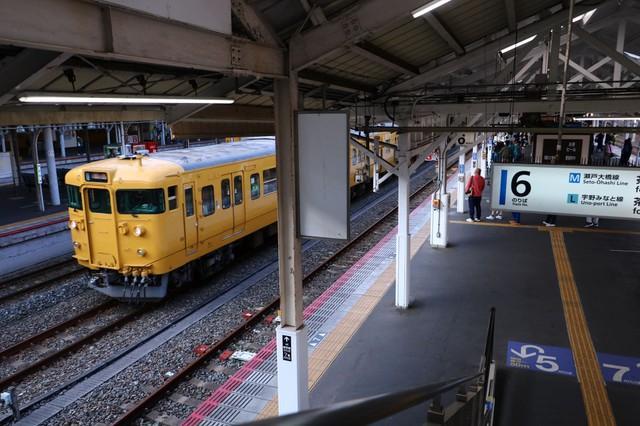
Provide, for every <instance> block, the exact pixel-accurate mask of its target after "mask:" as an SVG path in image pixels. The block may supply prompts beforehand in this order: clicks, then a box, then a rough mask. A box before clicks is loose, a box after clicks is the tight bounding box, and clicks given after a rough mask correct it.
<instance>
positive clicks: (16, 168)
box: [9, 130, 22, 186]
mask: <svg viewBox="0 0 640 426" xmlns="http://www.w3.org/2000/svg"><path fill="white" fill-rule="evenodd" d="M9 149H11V173H12V177H13V186H16V185H18V186H19V185H20V183H21V182H22V176H21V175H20V154H19V153H18V140H17V138H16V131H15V130H11V131H10V132H9Z"/></svg>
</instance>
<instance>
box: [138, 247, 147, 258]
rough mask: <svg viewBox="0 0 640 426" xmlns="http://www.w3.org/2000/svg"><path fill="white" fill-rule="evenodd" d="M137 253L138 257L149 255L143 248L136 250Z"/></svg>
mask: <svg viewBox="0 0 640 426" xmlns="http://www.w3.org/2000/svg"><path fill="white" fill-rule="evenodd" d="M136 253H138V256H140V257H142V256H144V255H145V254H147V251H146V250H145V249H143V248H139V249H138V250H136Z"/></svg>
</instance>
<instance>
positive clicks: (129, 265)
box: [65, 156, 184, 300]
mask: <svg viewBox="0 0 640 426" xmlns="http://www.w3.org/2000/svg"><path fill="white" fill-rule="evenodd" d="M180 174H181V170H180V168H179V167H178V166H176V165H174V164H172V163H169V162H166V161H161V160H153V159H151V158H143V157H141V156H135V157H128V158H116V159H109V160H104V161H98V162H94V163H90V164H87V165H83V166H80V167H77V168H74V169H72V170H71V171H69V173H67V175H66V177H65V183H66V184H67V192H68V196H69V229H70V231H71V239H72V241H73V247H74V257H75V258H76V259H77V261H78V263H79V264H80V265H82V266H85V267H86V268H88V269H89V270H90V274H91V277H90V280H89V286H90V287H91V288H93V289H95V290H96V291H98V292H100V293H103V294H106V295H107V296H110V297H112V298H117V299H125V300H132V299H162V298H164V297H165V296H166V294H167V288H168V280H169V273H170V272H171V270H172V269H174V268H176V267H177V266H179V263H180V260H181V259H179V255H177V253H179V252H180V250H179V247H180V244H181V243H182V245H183V246H184V231H183V228H182V224H181V222H180V220H181V218H182V215H180V213H179V208H178V203H177V187H178V182H179V179H180ZM181 239H182V241H181Z"/></svg>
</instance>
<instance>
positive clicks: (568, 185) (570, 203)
mask: <svg viewBox="0 0 640 426" xmlns="http://www.w3.org/2000/svg"><path fill="white" fill-rule="evenodd" d="M491 207H492V208H493V209H498V210H502V209H504V210H513V211H519V212H535V213H544V214H547V213H549V214H561V215H571V216H598V217H611V218H619V219H640V169H637V168H627V167H587V166H558V165H532V164H497V163H494V165H493V180H492V191H491Z"/></svg>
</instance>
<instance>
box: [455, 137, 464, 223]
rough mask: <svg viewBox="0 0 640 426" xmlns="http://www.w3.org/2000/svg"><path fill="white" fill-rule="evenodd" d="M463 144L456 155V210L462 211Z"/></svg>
mask: <svg viewBox="0 0 640 426" xmlns="http://www.w3.org/2000/svg"><path fill="white" fill-rule="evenodd" d="M464 160H465V156H464V145H462V146H460V155H459V156H458V192H457V194H456V212H458V213H464V183H465V182H464V163H465V161H464Z"/></svg>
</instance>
